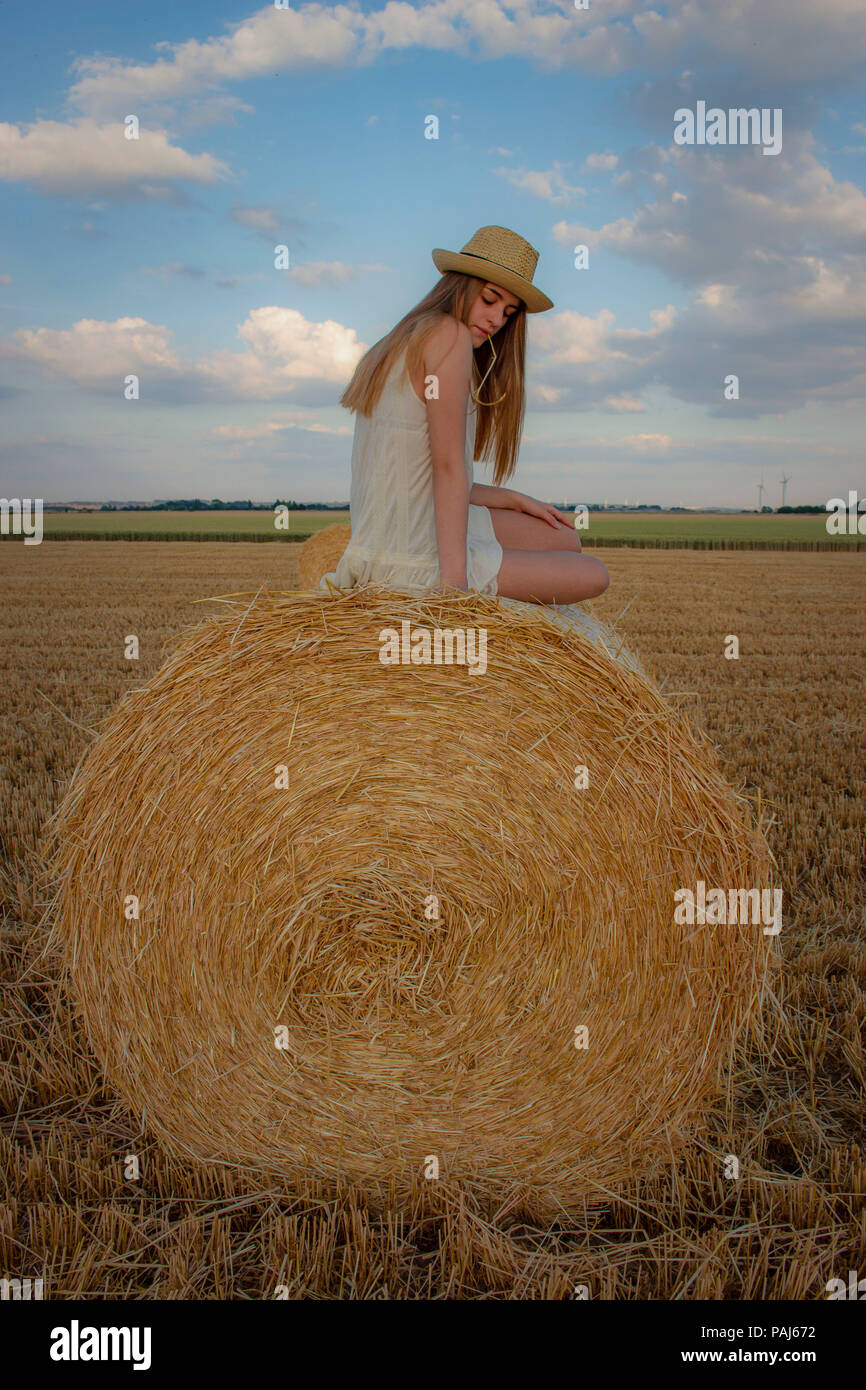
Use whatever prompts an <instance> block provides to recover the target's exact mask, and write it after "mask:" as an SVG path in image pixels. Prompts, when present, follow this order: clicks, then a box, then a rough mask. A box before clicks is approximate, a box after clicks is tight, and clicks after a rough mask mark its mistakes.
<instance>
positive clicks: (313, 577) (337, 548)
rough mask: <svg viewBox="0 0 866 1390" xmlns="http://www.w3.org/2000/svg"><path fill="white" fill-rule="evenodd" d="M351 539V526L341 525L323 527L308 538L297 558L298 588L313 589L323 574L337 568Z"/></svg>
mask: <svg viewBox="0 0 866 1390" xmlns="http://www.w3.org/2000/svg"><path fill="white" fill-rule="evenodd" d="M351 539H352V528H351V526H346V525H343V524H342V523H340V524H337V525H335V526H323V527H322V529H321V531H317V532H316V533H315V535H312V536H310V537H308V539H307V540H305V541H304V544H303V545H302V546H301V553H300V555H299V556H298V588H300V589H315V588H316V586H317V584H318V582H319V580H320V579H321V577H322V575H323V574H328V573H329V571H330V570H334V569H336V568H337V563H338V561H339V559H340V557H341V555H342V554H343V551H344V550H345V549H346V546H347V545H348V544H349V541H350V540H351Z"/></svg>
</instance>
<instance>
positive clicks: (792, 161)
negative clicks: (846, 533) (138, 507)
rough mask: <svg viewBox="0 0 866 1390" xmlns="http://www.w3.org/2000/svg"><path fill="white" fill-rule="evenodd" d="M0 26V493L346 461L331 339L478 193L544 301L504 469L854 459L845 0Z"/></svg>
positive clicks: (454, 224) (854, 179)
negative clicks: (679, 133) (521, 412)
mask: <svg viewBox="0 0 866 1390" xmlns="http://www.w3.org/2000/svg"><path fill="white" fill-rule="evenodd" d="M0 51H2V55H3V56H2V58H0V73H2V83H0V92H2V96H0V182H2V197H3V204H4V213H5V216H4V218H3V223H4V231H3V236H2V240H0V417H2V422H3V427H2V430H0V492H2V494H3V495H4V496H21V495H26V496H41V497H44V498H45V499H46V500H54V501H57V500H62V499H67V500H68V499H73V498H137V499H150V498H154V497H166V496H172V497H177V496H194V495H199V496H203V497H212V496H220V497H223V498H237V497H248V496H251V497H253V498H257V499H272V498H273V497H275V496H293V497H297V498H299V499H301V500H312V499H323V500H339V499H345V498H348V494H349V463H350V455H351V444H352V425H353V418H354V417H352V416H351V415H350V414H349V413H348V412H346V411H344V410H342V409H341V407H340V406H339V405H338V404H337V401H338V397H339V395H340V393H341V391H342V389H343V386H344V385H345V383H346V381H347V380H348V378H349V376H350V375H351V371H352V368H353V366H354V364H355V362H356V361H357V359H358V357H359V356H360V355H361V353H362V351H363V350H364V349H365V348H366V347H368V346H370V345H371V344H372V343H373V342H375V341H376V339H377V338H379V337H381V336H382V334H384V333H385V332H387V331H388V330H389V329H390V328H391V327H392V326H393V324H394V323H395V322H396V321H397V319H399V318H400V317H402V315H403V314H404V313H405V312H406V311H407V310H408V309H409V308H410V307H411V306H412V305H413V304H414V303H416V302H417V301H418V300H419V299H420V298H421V297H422V296H423V295H424V294H425V293H426V292H427V291H428V290H429V289H430V288H431V287H432V285H433V284H434V283H435V281H436V279H437V278H438V272H437V271H436V270H435V268H434V266H433V263H432V261H431V259H430V251H431V249H432V248H433V247H434V246H444V247H448V248H451V249H455V250H458V249H459V248H460V247H461V246H462V245H463V244H464V242H466V241H467V240H468V239H469V237H470V236H471V235H472V233H473V232H474V231H475V229H476V228H477V227H479V226H482V225H484V224H487V223H498V224H501V225H504V226H507V227H512V228H514V229H515V230H516V231H518V232H520V233H521V234H522V235H523V236H525V237H526V238H527V239H528V240H529V241H531V242H532V244H533V245H534V246H535V247H537V249H538V250H539V252H540V261H539V266H538V270H537V273H536V281H537V283H538V284H539V285H540V286H541V288H542V289H543V290H545V292H546V293H547V294H549V296H550V297H551V298H552V299H553V301H554V304H555V308H554V309H553V310H552V311H551V312H550V313H547V314H541V315H533V316H531V317H530V319H529V357H528V366H527V393H528V396H527V400H528V405H527V415H526V425H525V433H524V438H523V443H522V446H521V452H520V462H519V465H518V471H517V473H516V475H515V476H514V478H513V479H512V480H511V482H512V486H516V487H518V488H520V489H521V490H523V491H527V492H531V493H532V494H533V495H535V496H538V497H542V498H550V499H552V500H554V501H562V500H565V499H570V500H572V501H580V500H583V501H603V500H605V499H608V500H609V501H611V502H622V501H624V500H625V499H628V500H629V502H632V503H634V502H636V501H641V502H658V503H661V504H662V505H670V504H678V503H679V504H685V505H689V506H694V505H700V504H703V505H720V506H739V505H743V506H754V505H755V504H756V500H757V484H758V483H759V481H760V480H761V477H762V475H763V478H764V481H765V484H766V491H765V494H764V501H765V503H767V502H769V503H771V504H773V505H777V504H778V503H779V501H780V500H781V485H780V482H779V479H780V478H781V477H782V475H783V474H786V475H787V476H788V477H789V478H790V482H789V484H788V501H789V502H794V503H797V502H808V501H818V502H823V501H824V500H825V499H826V498H828V497H830V496H836V495H846V494H847V490H848V488H849V487H854V488H859V491H860V495H861V496H862V495H863V494H864V492H866V477H864V471H866V470H864V467H863V449H862V441H863V439H864V437H866V405H864V401H866V391H864V385H866V352H864V343H866V333H864V328H866V261H864V255H863V253H864V250H866V196H864V179H866V105H864V101H863V96H864V85H866V84H864V73H866V64H864V59H866V8H864V0H821V3H820V4H816V3H814V0H730V3H726V4H721V3H720V0H670V3H667V4H659V5H657V6H655V7H651V6H647V5H640V4H636V3H632V0H590V3H589V7H588V8H587V9H584V10H578V9H576V8H575V4H574V0H518V2H517V3H508V4H505V3H502V2H501V0H429V3H427V2H425V0H415V3H413V4H408V3H403V0H387V3H384V4H383V3H381V0H364V3H363V4H359V3H352V4H349V5H342V4H340V5H328V4H300V5H295V6H294V7H293V8H291V9H278V8H276V6H275V5H273V4H269V5H265V6H260V7H256V6H255V5H251V6H246V5H244V4H243V0H234V3H231V2H230V0H208V3H207V4H205V3H202V0H191V2H190V0H188V2H187V3H185V4H183V5H178V4H176V3H173V4H167V3H165V0H151V3H149V4H148V5H146V6H130V5H119V4H116V3H114V0H111V3H109V0H88V3H86V4H85V5H84V6H76V5H69V4H68V3H64V4H61V3H59V0H40V4H39V5H38V6H34V5H25V4H23V3H21V2H20V0H19V3H16V4H6V5H4V6H3V7H2V10H0ZM701 101H703V102H706V104H707V107H709V108H712V107H716V108H721V109H722V110H723V111H725V112H727V111H728V110H729V109H731V108H735V107H757V108H761V109H767V110H768V111H773V110H775V109H777V108H778V109H780V110H781V112H782V135H783V139H782V149H781V151H780V152H779V153H778V154H775V155H766V154H764V152H763V148H762V146H761V144H749V145H731V144H727V145H722V144H712V145H711V144H704V145H698V144H692V145H682V144H677V143H675V141H674V129H675V119H674V113H675V111H676V110H677V109H679V108H685V107H687V108H690V109H693V110H694V109H696V107H697V103H698V102H701ZM129 116H134V117H136V118H137V121H138V123H139V136H140V138H139V139H138V140H129V139H127V138H125V134H124V122H125V120H126V118H127V117H129ZM430 116H436V117H437V120H438V135H439V138H438V139H437V140H430V139H427V138H425V128H429V125H430V122H429V119H428V118H429V117H430ZM581 244H584V245H586V246H587V247H588V248H589V264H588V267H587V268H580V269H578V268H576V267H575V264H574V261H575V256H574V248H575V247H576V246H577V245H581ZM279 245H285V246H287V247H288V250H289V268H288V269H277V268H276V267H275V247H277V246H279ZM731 374H734V375H736V376H737V377H738V378H739V393H740V394H739V399H738V400H726V399H725V394H724V391H725V385H724V384H725V378H726V377H727V376H729V375H731ZM129 375H136V376H138V377H139V379H140V393H141V394H140V399H139V400H137V401H135V400H133V401H128V400H125V399H124V380H125V378H126V377H127V376H129ZM476 477H477V478H478V480H479V481H489V474H488V472H487V470H486V468H485V467H483V466H481V465H476Z"/></svg>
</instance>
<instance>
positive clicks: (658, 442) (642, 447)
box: [619, 434, 674, 454]
mask: <svg viewBox="0 0 866 1390" xmlns="http://www.w3.org/2000/svg"><path fill="white" fill-rule="evenodd" d="M619 442H620V443H621V444H626V445H628V447H629V448H631V449H637V451H638V453H640V454H646V453H663V452H665V451H666V450H668V449H669V448H670V447H671V445H672V444H673V442H674V441H673V439H672V438H671V436H670V435H669V434H624V435H623V437H622V439H621V440H620V441H619Z"/></svg>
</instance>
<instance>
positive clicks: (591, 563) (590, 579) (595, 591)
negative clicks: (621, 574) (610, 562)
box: [575, 555, 610, 598]
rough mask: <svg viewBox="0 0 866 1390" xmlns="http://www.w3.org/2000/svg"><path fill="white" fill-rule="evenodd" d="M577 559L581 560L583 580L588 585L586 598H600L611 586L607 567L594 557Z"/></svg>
mask: <svg viewBox="0 0 866 1390" xmlns="http://www.w3.org/2000/svg"><path fill="white" fill-rule="evenodd" d="M575 558H577V559H579V563H580V573H581V579H582V581H583V583H584V584H585V585H586V595H585V596H586V598H598V596H599V594H603V593H604V591H605V589H606V588H607V587H608V585H609V584H610V575H609V573H608V569H607V565H605V564H604V563H603V561H601V560H598V559H596V557H595V556H594V555H580V556H579V557H575Z"/></svg>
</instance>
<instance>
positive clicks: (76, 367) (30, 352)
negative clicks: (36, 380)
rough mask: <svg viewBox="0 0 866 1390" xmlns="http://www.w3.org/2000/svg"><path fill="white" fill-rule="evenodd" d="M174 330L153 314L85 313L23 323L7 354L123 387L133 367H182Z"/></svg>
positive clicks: (161, 371)
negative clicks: (59, 324)
mask: <svg viewBox="0 0 866 1390" xmlns="http://www.w3.org/2000/svg"><path fill="white" fill-rule="evenodd" d="M172 336H173V335H172V333H171V330H170V329H168V328H164V327H163V326H162V325H160V324H153V323H148V321H147V319H141V318H120V319H115V321H114V322H113V323H106V322H104V321H103V320H100V319H79V320H78V322H77V323H75V324H73V325H72V327H71V328H67V329H55V328H18V329H16V330H15V332H14V333H12V335H11V337H10V338H8V339H7V340H6V342H5V343H4V344H3V346H2V354H3V355H4V356H7V357H17V358H19V359H24V360H26V361H29V362H33V363H35V364H36V365H37V366H39V367H41V368H43V369H44V370H45V371H47V372H49V373H50V374H52V375H55V376H62V377H66V378H67V379H68V380H70V381H77V382H79V383H80V384H87V383H90V384H95V383H97V382H101V383H107V382H110V381H114V382H116V383H117V389H118V393H120V391H121V387H122V382H123V378H124V377H125V376H127V375H128V374H130V373H133V374H138V373H142V372H144V371H148V370H152V371H153V372H155V373H156V374H158V375H160V376H162V375H171V374H174V373H177V372H180V371H181V370H182V368H183V364H182V362H181V360H180V358H179V357H178V356H177V353H175V352H174V351H172V349H171V347H170V346H169V340H170V339H171V337H172Z"/></svg>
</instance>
